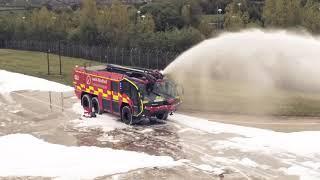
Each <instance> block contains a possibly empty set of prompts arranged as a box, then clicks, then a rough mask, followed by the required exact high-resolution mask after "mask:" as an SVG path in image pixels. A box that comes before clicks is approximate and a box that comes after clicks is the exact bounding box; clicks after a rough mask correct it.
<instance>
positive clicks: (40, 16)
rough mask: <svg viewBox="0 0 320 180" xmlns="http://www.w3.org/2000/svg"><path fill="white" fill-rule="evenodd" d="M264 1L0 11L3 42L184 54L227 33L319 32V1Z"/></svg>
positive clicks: (173, 0)
mask: <svg viewBox="0 0 320 180" xmlns="http://www.w3.org/2000/svg"><path fill="white" fill-rule="evenodd" d="M262 1H263V0H259V1H258V0H255V1H252V0H154V1H152V2H148V3H145V4H140V5H129V4H122V3H121V1H120V0H114V1H113V2H112V4H108V5H101V4H99V5H97V4H96V2H98V3H99V2H100V1H96V0H83V1H82V4H81V7H80V8H75V9H72V8H70V7H69V8H58V9H57V8H56V9H55V8H54V7H50V8H52V10H51V9H49V10H48V9H47V8H46V7H42V8H41V9H33V10H32V9H29V10H25V11H19V12H14V11H13V12H0V40H10V39H14V40H40V41H47V40H48V41H57V40H67V41H73V42H76V43H83V44H87V45H98V46H100V45H104V46H117V47H123V48H134V47H142V48H149V49H165V50H172V51H183V50H185V49H187V48H189V47H191V46H192V45H194V44H196V43H198V42H199V41H201V40H202V39H203V38H204V37H210V36H211V35H212V34H214V33H216V32H218V31H223V30H228V31H236V30H240V29H243V28H251V27H280V28H291V27H297V26H303V27H305V28H306V29H307V30H309V31H311V32H313V33H320V9H319V7H320V4H319V0H265V3H264V4H263V3H259V2H262ZM257 2H258V3H257ZM239 3H240V4H239ZM219 9H221V10H219ZM218 10H219V11H218Z"/></svg>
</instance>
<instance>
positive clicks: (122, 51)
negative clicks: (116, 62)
mask: <svg viewBox="0 0 320 180" xmlns="http://www.w3.org/2000/svg"><path fill="white" fill-rule="evenodd" d="M123 53H124V49H123V48H122V49H121V61H122V65H124V63H123V58H124V57H123V56H124V54H123Z"/></svg>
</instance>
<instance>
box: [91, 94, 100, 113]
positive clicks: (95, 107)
mask: <svg viewBox="0 0 320 180" xmlns="http://www.w3.org/2000/svg"><path fill="white" fill-rule="evenodd" d="M91 101H92V112H94V113H97V114H102V113H103V108H102V107H100V104H99V99H98V98H97V97H93V98H92V100H91Z"/></svg>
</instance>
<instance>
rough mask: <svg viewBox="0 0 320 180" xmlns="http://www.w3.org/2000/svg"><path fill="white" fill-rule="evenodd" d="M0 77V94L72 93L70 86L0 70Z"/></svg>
mask: <svg viewBox="0 0 320 180" xmlns="http://www.w3.org/2000/svg"><path fill="white" fill-rule="evenodd" d="M0 77H1V78H0V93H10V92H13V91H21V90H31V91H53V92H67V91H73V88H72V87H70V86H66V85H63V84H60V83H56V82H52V81H48V80H45V79H41V78H37V77H33V76H28V75H24V74H19V73H13V72H9V71H5V70H0Z"/></svg>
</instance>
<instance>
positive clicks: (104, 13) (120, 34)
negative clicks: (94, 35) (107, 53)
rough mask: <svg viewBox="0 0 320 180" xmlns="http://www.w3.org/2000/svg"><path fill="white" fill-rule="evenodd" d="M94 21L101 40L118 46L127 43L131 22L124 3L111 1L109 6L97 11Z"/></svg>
mask: <svg viewBox="0 0 320 180" xmlns="http://www.w3.org/2000/svg"><path fill="white" fill-rule="evenodd" d="M96 22H97V27H98V32H99V35H100V39H101V41H104V43H112V44H115V45H119V46H123V45H126V44H127V41H128V33H129V29H130V26H132V23H131V22H130V16H129V12H128V8H127V6H126V5H123V4H121V3H120V2H119V1H113V3H112V5H111V7H105V8H104V9H102V10H100V11H99V13H98V17H97V21H96Z"/></svg>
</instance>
